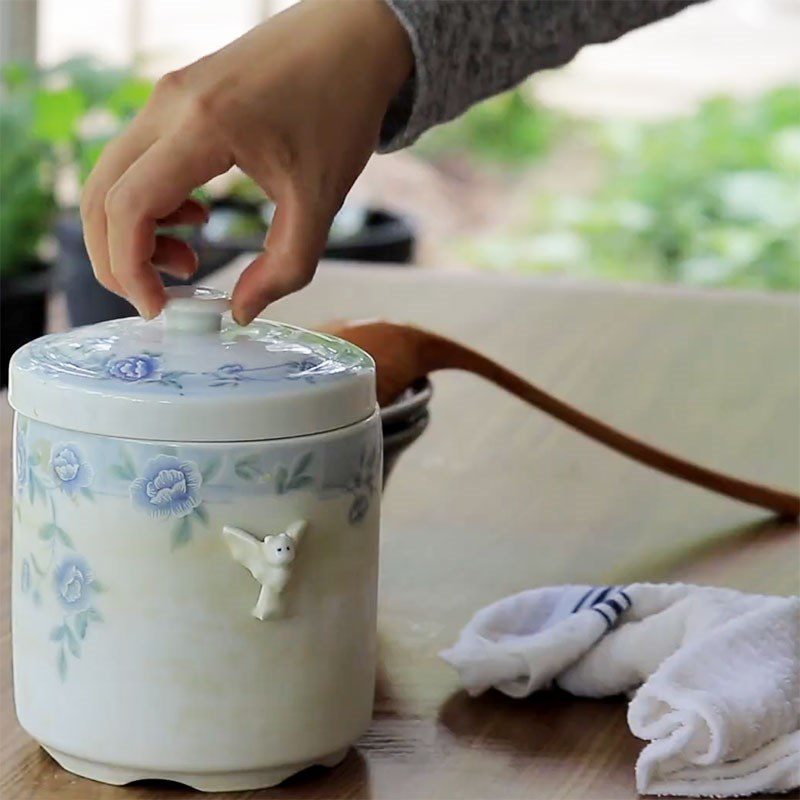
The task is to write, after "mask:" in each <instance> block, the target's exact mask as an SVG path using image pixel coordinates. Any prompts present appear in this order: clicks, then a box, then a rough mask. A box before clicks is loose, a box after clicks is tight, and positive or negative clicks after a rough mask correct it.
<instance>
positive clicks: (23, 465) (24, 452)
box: [14, 431, 30, 492]
mask: <svg viewBox="0 0 800 800" xmlns="http://www.w3.org/2000/svg"><path fill="white" fill-rule="evenodd" d="M14 468H15V474H16V476H17V492H22V490H23V489H24V488H25V486H26V485H27V483H28V478H29V473H30V463H29V462H28V449H27V447H25V437H24V436H23V435H22V433H21V432H20V431H17V446H16V448H15V457H14Z"/></svg>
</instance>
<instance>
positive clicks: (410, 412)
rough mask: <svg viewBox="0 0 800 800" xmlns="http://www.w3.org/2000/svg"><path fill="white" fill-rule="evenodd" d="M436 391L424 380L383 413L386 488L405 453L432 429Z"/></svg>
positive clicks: (382, 411)
mask: <svg viewBox="0 0 800 800" xmlns="http://www.w3.org/2000/svg"><path fill="white" fill-rule="evenodd" d="M432 394H433V389H432V387H431V384H430V381H428V379H427V378H423V379H422V380H421V381H419V382H417V383H416V384H414V386H412V387H411V388H410V389H407V390H406V391H405V393H404V394H403V395H402V396H401V397H399V398H398V399H397V400H395V401H394V403H392V404H391V405H390V406H386V407H385V408H382V409H381V426H382V428H383V484H384V486H385V485H386V481H387V480H388V479H389V473H390V472H391V471H392V469H393V468H394V465H395V464H396V463H397V459H398V458H399V457H400V455H401V454H402V453H403V451H404V450H405V449H406V448H407V447H409V445H411V444H412V443H413V442H415V441H416V440H417V439H419V437H420V436H422V434H423V432H424V431H425V428H427V427H428V422H429V420H430V412H429V411H428V403H429V402H430V399H431V396H432Z"/></svg>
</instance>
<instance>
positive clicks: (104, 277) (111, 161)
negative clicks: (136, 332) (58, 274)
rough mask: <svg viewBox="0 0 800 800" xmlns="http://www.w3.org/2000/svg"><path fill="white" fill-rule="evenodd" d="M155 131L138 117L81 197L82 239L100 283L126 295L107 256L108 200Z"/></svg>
mask: <svg viewBox="0 0 800 800" xmlns="http://www.w3.org/2000/svg"><path fill="white" fill-rule="evenodd" d="M155 136H156V134H155V131H154V130H152V129H151V128H150V127H149V125H148V124H147V122H146V121H144V120H143V119H142V118H141V117H137V118H136V119H135V120H134V121H133V122H132V123H131V125H130V126H129V127H128V129H127V130H126V131H125V133H124V134H122V135H121V136H120V137H118V138H117V139H115V140H114V141H112V142H110V143H109V144H108V145H107V146H106V147H105V149H104V150H103V152H102V154H101V156H100V159H99V160H98V162H97V164H96V165H95V167H94V169H93V170H92V173H91V175H90V176H89V179H88V180H87V182H86V186H85V187H84V190H83V196H82V197H81V221H82V223H83V238H84V241H85V243H86V250H87V252H88V254H89V260H90V261H91V263H92V269H93V270H94V274H95V277H96V278H97V280H98V281H99V282H100V283H101V284H102V285H103V286H105V288H106V289H108V290H110V291H112V292H116V293H117V294H120V295H124V294H125V292H124V290H123V288H122V287H121V286H120V284H119V282H118V281H117V280H116V279H115V278H114V276H113V275H112V274H111V261H110V259H109V256H108V233H107V228H106V212H105V199H106V195H107V193H108V190H109V189H110V188H111V187H112V186H113V185H114V184H115V183H116V182H117V180H118V179H119V177H120V175H122V174H123V173H124V172H125V170H126V169H128V167H129V166H130V165H131V164H132V163H133V162H134V161H136V159H137V158H139V156H140V155H141V154H142V153H144V152H145V151H146V150H147V148H148V147H150V145H151V144H152V143H153V142H154V141H155Z"/></svg>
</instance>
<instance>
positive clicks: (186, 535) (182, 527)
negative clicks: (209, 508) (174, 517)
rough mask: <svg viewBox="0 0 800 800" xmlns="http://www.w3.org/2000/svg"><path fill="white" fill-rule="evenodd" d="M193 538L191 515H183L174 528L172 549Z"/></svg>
mask: <svg viewBox="0 0 800 800" xmlns="http://www.w3.org/2000/svg"><path fill="white" fill-rule="evenodd" d="M191 538H192V523H191V521H190V517H188V516H186V517H183V518H182V519H180V520H179V521H178V523H177V524H176V525H175V527H174V528H173V529H172V549H173V550H177V548H179V547H182V546H183V545H185V544H186V543H187V542H188V541H189V540H190V539H191Z"/></svg>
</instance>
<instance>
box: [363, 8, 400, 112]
mask: <svg viewBox="0 0 800 800" xmlns="http://www.w3.org/2000/svg"><path fill="white" fill-rule="evenodd" d="M355 1H356V2H357V3H358V5H359V6H361V7H362V11H363V12H364V15H365V22H366V23H367V24H368V26H369V35H370V36H371V37H372V40H373V42H374V44H375V53H376V59H377V60H378V64H377V67H378V68H379V69H380V70H381V74H382V77H383V78H384V79H385V83H386V86H387V88H388V90H389V91H390V93H391V94H390V98H389V99H391V97H393V96H394V95H395V94H396V93H397V92H398V91H399V90H400V87H401V86H402V85H403V84H404V83H405V82H406V81H407V80H408V79H409V78H410V77H411V74H412V72H413V71H414V53H413V50H412V49H411V40H410V39H409V36H408V33H407V32H406V29H405V28H404V27H403V25H402V24H401V22H400V20H399V19H398V18H397V16H396V15H395V13H394V11H392V9H391V8H390V7H389V5H388V4H387V3H386V2H385V0H355Z"/></svg>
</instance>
